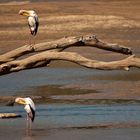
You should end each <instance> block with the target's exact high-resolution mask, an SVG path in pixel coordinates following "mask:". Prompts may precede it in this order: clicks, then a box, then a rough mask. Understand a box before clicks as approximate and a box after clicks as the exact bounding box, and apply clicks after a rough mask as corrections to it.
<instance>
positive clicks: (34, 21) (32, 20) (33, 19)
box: [19, 10, 39, 45]
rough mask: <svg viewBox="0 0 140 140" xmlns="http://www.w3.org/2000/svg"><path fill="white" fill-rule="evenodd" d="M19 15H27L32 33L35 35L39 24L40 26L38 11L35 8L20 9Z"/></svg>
mask: <svg viewBox="0 0 140 140" xmlns="http://www.w3.org/2000/svg"><path fill="white" fill-rule="evenodd" d="M19 15H23V16H27V18H28V25H29V28H30V31H31V35H32V36H35V35H36V34H37V31H38V26H39V20H38V15H37V14H36V12H35V11H33V10H20V11H19ZM34 43H35V42H34ZM34 43H33V44H34ZM29 44H30V45H31V39H30V37H29Z"/></svg>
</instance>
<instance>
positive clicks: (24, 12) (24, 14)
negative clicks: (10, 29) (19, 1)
mask: <svg viewBox="0 0 140 140" xmlns="http://www.w3.org/2000/svg"><path fill="white" fill-rule="evenodd" d="M19 15H23V16H29V12H28V11H27V10H20V11H19Z"/></svg>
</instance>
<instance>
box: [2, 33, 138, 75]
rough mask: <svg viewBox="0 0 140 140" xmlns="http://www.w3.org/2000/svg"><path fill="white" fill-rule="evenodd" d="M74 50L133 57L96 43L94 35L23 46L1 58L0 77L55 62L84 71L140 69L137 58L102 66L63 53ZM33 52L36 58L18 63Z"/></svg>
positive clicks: (114, 46) (124, 50)
mask: <svg viewBox="0 0 140 140" xmlns="http://www.w3.org/2000/svg"><path fill="white" fill-rule="evenodd" d="M75 46H76V47H96V48H100V49H104V50H109V51H113V52H118V53H122V54H132V51H131V49H130V48H127V47H124V46H120V45H117V44H110V43H106V42H103V41H101V40H99V39H97V38H96V36H95V35H85V36H80V37H65V38H62V39H59V40H56V41H51V42H44V43H39V44H36V45H33V46H29V45H25V46H22V47H20V48H18V49H15V50H12V51H10V52H7V53H5V54H3V55H0V75H4V74H8V73H12V72H17V71H21V70H25V69H32V68H36V67H43V66H48V64H49V63H50V62H51V61H54V60H64V61H70V62H73V63H76V64H78V65H81V66H83V67H87V68H91V69H100V70H116V69H123V70H129V68H130V67H137V68H140V58H136V57H135V56H134V55H132V56H129V57H127V58H125V59H122V60H118V61H111V62H104V61H98V60H93V59H89V58H86V57H83V56H81V55H80V54H78V53H73V52H62V51H63V50H64V49H66V48H69V47H75ZM33 52H35V53H36V54H32V55H31V56H28V55H27V56H26V57H25V58H24V59H23V58H22V59H20V60H19V59H18V58H19V57H21V56H24V55H26V54H29V53H33Z"/></svg>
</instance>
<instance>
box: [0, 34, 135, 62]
mask: <svg viewBox="0 0 140 140" xmlns="http://www.w3.org/2000/svg"><path fill="white" fill-rule="evenodd" d="M75 46H78V47H81V46H83V47H86V46H88V47H96V48H100V49H104V50H109V51H114V52H118V53H122V54H132V51H131V49H130V48H127V47H124V46H121V45H117V44H110V43H107V42H103V41H101V40H100V39H97V37H96V36H95V35H85V36H79V37H65V38H62V39H58V40H56V41H51V42H44V43H39V44H36V45H33V46H30V45H25V46H22V47H20V48H17V49H15V50H12V51H10V52H7V53H5V54H3V55H0V64H2V63H6V62H10V61H13V60H15V59H17V58H19V57H21V56H23V55H25V54H29V53H33V52H41V51H48V50H54V51H56V52H58V51H63V50H64V49H66V48H69V47H75Z"/></svg>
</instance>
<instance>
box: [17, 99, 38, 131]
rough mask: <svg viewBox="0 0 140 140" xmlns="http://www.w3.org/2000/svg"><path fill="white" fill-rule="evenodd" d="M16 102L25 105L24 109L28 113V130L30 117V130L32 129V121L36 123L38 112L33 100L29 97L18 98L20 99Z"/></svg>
mask: <svg viewBox="0 0 140 140" xmlns="http://www.w3.org/2000/svg"><path fill="white" fill-rule="evenodd" d="M15 102H16V103H18V104H23V105H25V107H24V109H25V111H26V113H27V118H26V125H27V128H28V117H29V118H30V128H31V121H32V122H33V121H34V118H35V110H36V108H35V104H34V102H33V100H32V99H31V98H30V97H27V98H20V97H18V98H16V99H15Z"/></svg>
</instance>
